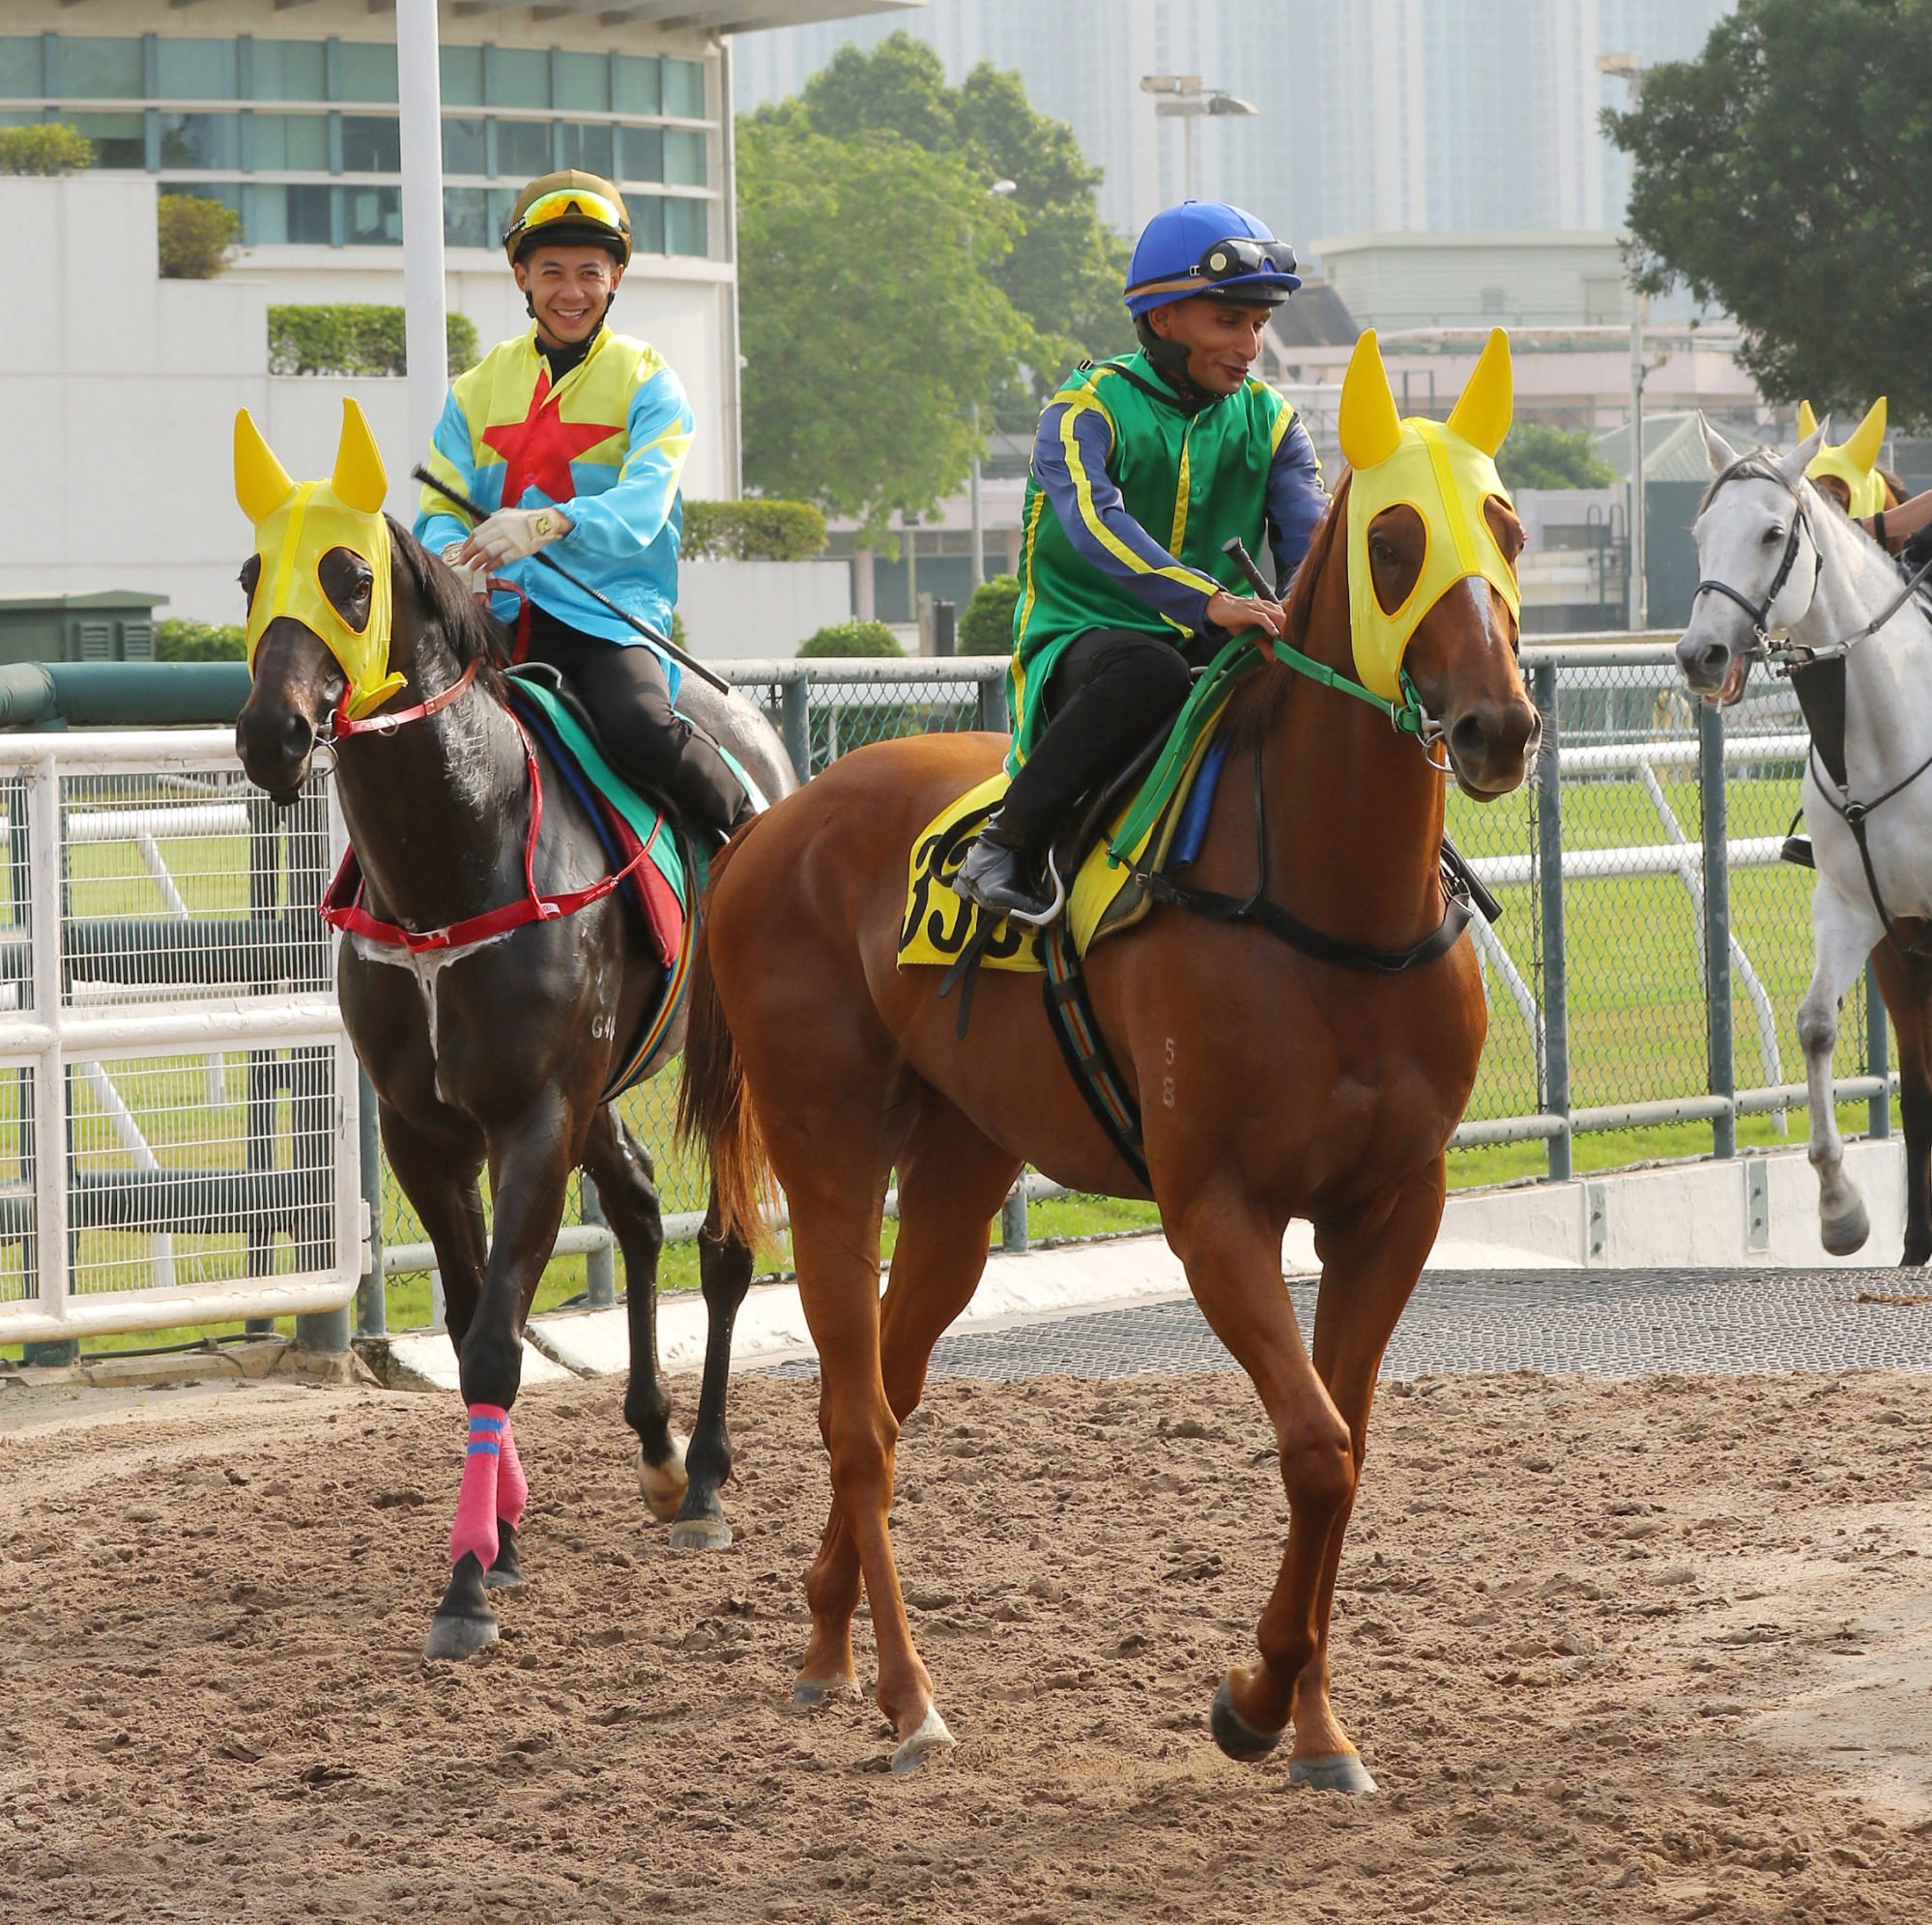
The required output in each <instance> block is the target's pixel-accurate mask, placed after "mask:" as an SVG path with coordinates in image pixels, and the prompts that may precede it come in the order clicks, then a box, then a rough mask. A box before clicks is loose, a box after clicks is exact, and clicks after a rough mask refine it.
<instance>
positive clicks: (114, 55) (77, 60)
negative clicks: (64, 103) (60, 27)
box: [60, 34, 148, 101]
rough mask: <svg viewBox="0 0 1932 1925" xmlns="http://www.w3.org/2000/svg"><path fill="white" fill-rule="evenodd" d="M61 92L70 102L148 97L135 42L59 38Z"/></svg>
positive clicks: (139, 51) (132, 99)
mask: <svg viewBox="0 0 1932 1925" xmlns="http://www.w3.org/2000/svg"><path fill="white" fill-rule="evenodd" d="M60 91H61V95H62V97H63V98H64V99H66V100H72V101H140V100H145V99H146V98H147V92H148V89H147V85H146V82H145V80H144V78H143V76H142V72H141V43H140V42H139V41H138V40H97V39H88V40H76V39H74V38H73V37H72V36H71V35H68V34H63V35H61V37H60Z"/></svg>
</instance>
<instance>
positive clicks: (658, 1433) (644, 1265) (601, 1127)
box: [584, 1104, 684, 1520]
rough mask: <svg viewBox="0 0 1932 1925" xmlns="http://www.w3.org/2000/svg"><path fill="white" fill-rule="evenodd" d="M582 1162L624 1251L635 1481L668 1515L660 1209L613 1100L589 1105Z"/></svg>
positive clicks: (679, 1460)
mask: <svg viewBox="0 0 1932 1925" xmlns="http://www.w3.org/2000/svg"><path fill="white" fill-rule="evenodd" d="M584 1167H585V1169H586V1170H587V1171H588V1172H589V1174H590V1177H591V1181H592V1182H593V1183H595V1184H596V1186H597V1200H598V1202H599V1204H600V1205H601V1206H602V1208H603V1212H604V1216H605V1218H606V1219H607V1220H608V1221H609V1222H610V1226H611V1233H612V1234H613V1235H614V1236H615V1237H616V1238H617V1240H618V1248H619V1249H620V1250H622V1251H623V1258H624V1322H625V1325H626V1328H627V1330H628V1332H629V1336H630V1381H629V1384H628V1385H627V1386H626V1388H625V1391H624V1422H626V1423H628V1424H629V1425H630V1427H631V1429H632V1430H633V1431H634V1432H636V1434H637V1478H638V1486H639V1488H640V1489H641V1490H642V1491H643V1493H644V1501H645V1503H646V1504H648V1505H649V1507H650V1510H651V1514H652V1515H653V1516H654V1517H656V1518H658V1519H660V1520H663V1519H666V1518H669V1517H671V1516H672V1515H673V1514H674V1513H675V1512H676V1511H677V1508H678V1502H679V1500H680V1499H681V1498H682V1497H683V1495H684V1440H683V1438H681V1437H680V1436H678V1434H677V1432H676V1431H674V1430H673V1429H672V1428H671V1397H670V1393H669V1392H668V1391H667V1390H666V1388H665V1383H664V1376H663V1373H662V1371H660V1369H659V1368H658V1364H657V1259H658V1254H659V1252H660V1251H661V1250H663V1248H664V1216H663V1211H662V1208H661V1206H660V1204H659V1200H658V1193H657V1172H656V1170H655V1169H654V1168H653V1167H652V1165H651V1161H650V1158H649V1154H648V1153H647V1152H646V1150H645V1147H644V1145H643V1144H642V1143H640V1142H639V1141H638V1140H637V1138H636V1137H635V1136H634V1135H631V1133H630V1131H629V1130H628V1129H626V1128H625V1127H624V1123H623V1119H622V1118H621V1117H620V1116H619V1114H618V1113H617V1110H616V1108H615V1107H614V1106H611V1105H610V1104H606V1105H605V1106H603V1107H602V1108H601V1109H599V1110H598V1111H597V1114H596V1116H595V1118H594V1119H593V1120H592V1122H591V1131H590V1135H588V1136H587V1137H586V1139H585V1143H584Z"/></svg>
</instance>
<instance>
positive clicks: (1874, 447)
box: [1798, 394, 1889, 516]
mask: <svg viewBox="0 0 1932 1925" xmlns="http://www.w3.org/2000/svg"><path fill="white" fill-rule="evenodd" d="M1817 430H1818V417H1817V416H1816V415H1814V414H1813V413H1812V412H1811V403H1810V402H1808V401H1801V402H1800V403H1799V404H1798V439H1799V440H1800V441H1802V440H1803V439H1804V438H1805V436H1806V435H1810V434H1815V433H1816V432H1817ZM1884 445H1885V396H1884V395H1883V394H1881V395H1880V396H1879V397H1878V399H1877V400H1876V401H1874V402H1873V403H1872V405H1871V406H1870V407H1869V408H1868V409H1866V410H1865V417H1864V419H1863V420H1862V421H1860V423H1859V425H1858V426H1857V427H1856V428H1854V429H1853V430H1852V433H1851V438H1850V439H1849V440H1847V441H1841V442H1839V443H1838V444H1837V445H1835V446H1833V445H1831V443H1829V442H1827V443H1825V444H1824V445H1822V446H1821V447H1820V448H1819V450H1818V452H1817V453H1816V454H1814V455H1813V456H1812V457H1811V465H1810V467H1809V468H1807V469H1806V470H1805V471H1804V472H1805V474H1807V475H1809V476H1810V477H1811V479H1812V480H1814V481H1822V480H1825V479H1827V478H1830V479H1831V480H1836V481H1842V482H1843V483H1844V484H1845V492H1846V493H1847V494H1848V495H1849V496H1850V497H1851V501H1850V503H1849V504H1848V509H1847V512H1849V513H1851V514H1855V515H1860V516H1863V515H1875V514H1877V513H1878V511H1879V510H1880V509H1881V508H1883V507H1884V506H1885V504H1886V502H1887V500H1888V499H1889V492H1888V490H1887V488H1886V485H1885V476H1884V475H1883V474H1880V473H1879V472H1878V457H1879V450H1880V449H1881V448H1883V447H1884Z"/></svg>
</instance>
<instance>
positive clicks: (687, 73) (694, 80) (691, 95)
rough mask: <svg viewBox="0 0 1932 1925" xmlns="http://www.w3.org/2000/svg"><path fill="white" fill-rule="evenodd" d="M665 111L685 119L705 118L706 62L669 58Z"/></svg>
mask: <svg viewBox="0 0 1932 1925" xmlns="http://www.w3.org/2000/svg"><path fill="white" fill-rule="evenodd" d="M664 111H665V112H666V113H667V114H677V115H679V116H680V117H682V118H683V119H685V120H703V119H704V118H705V63H704V62H703V61H702V60H667V61H666V62H665V63H664Z"/></svg>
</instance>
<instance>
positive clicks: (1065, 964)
mask: <svg viewBox="0 0 1932 1925" xmlns="http://www.w3.org/2000/svg"><path fill="white" fill-rule="evenodd" d="M1043 950H1044V953H1045V957H1046V963H1047V991H1046V993H1047V1021H1048V1023H1049V1024H1050V1025H1051V1026H1052V1028H1053V1039H1054V1041H1055V1042H1057V1043H1058V1044H1059V1046H1060V1054H1061V1055H1062V1056H1063V1057H1064V1058H1065V1059H1066V1065H1067V1071H1068V1074H1069V1075H1071V1076H1072V1077H1073V1079H1074V1087H1075V1088H1076V1089H1078V1090H1079V1091H1080V1093H1081V1096H1082V1097H1083V1098H1084V1099H1085V1101H1086V1106H1087V1107H1088V1108H1089V1109H1090V1110H1092V1111H1093V1118H1094V1121H1095V1122H1096V1123H1098V1124H1099V1125H1100V1127H1101V1129H1102V1131H1103V1132H1104V1133H1105V1135H1106V1136H1107V1140H1108V1141H1109V1142H1110V1143H1111V1144H1112V1145H1113V1147H1114V1149H1115V1150H1116V1151H1117V1152H1118V1153H1119V1157H1120V1161H1121V1162H1122V1163H1124V1164H1126V1165H1127V1167H1128V1168H1129V1169H1131V1170H1132V1171H1133V1172H1134V1174H1135V1175H1136V1176H1137V1177H1139V1180H1140V1181H1141V1183H1143V1184H1144V1185H1145V1186H1146V1187H1147V1188H1148V1189H1149V1190H1152V1189H1153V1187H1154V1181H1153V1178H1152V1177H1151V1176H1149V1175H1148V1173H1147V1159H1146V1155H1145V1152H1144V1151H1143V1149H1142V1147H1141V1139H1140V1106H1139V1104H1138V1103H1137V1102H1136V1101H1135V1098H1134V1091H1133V1089H1132V1087H1131V1086H1130V1085H1129V1083H1128V1082H1127V1080H1126V1078H1125V1077H1122V1076H1121V1074H1120V1071H1119V1069H1118V1068H1117V1067H1116V1066H1115V1064H1114V1061H1113V1052H1112V1051H1111V1050H1110V1049H1108V1047H1107V1039H1106V1037H1104V1036H1103V1035H1102V1034H1101V1033H1100V1019H1099V1017H1097V1016H1096V1015H1095V1014H1094V1008H1093V998H1092V997H1091V996H1089V995H1088V994H1087V991H1086V977H1085V975H1084V974H1083V973H1082V972H1081V962H1080V955H1079V953H1078V951H1077V950H1076V949H1075V948H1074V945H1073V944H1072V942H1071V941H1069V940H1068V937H1067V929H1066V923H1065V921H1064V919H1062V920H1061V921H1059V922H1056V923H1054V924H1053V926H1052V927H1051V928H1050V929H1049V930H1048V932H1047V936H1046V941H1045V943H1044V944H1043Z"/></svg>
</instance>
